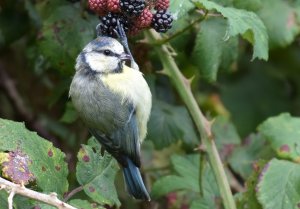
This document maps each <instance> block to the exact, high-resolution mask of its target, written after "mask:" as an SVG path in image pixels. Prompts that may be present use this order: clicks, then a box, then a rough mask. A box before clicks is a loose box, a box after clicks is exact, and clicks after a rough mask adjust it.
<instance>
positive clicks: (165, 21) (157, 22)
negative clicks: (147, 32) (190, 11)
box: [151, 10, 173, 33]
mask: <svg viewBox="0 0 300 209" xmlns="http://www.w3.org/2000/svg"><path fill="white" fill-rule="evenodd" d="M172 22H173V17H172V15H170V14H168V13H167V11H166V10H158V11H157V12H156V13H155V14H154V15H153V17H152V22H151V27H152V28H154V29H155V30H156V31H157V32H160V33H165V32H167V31H168V30H169V29H170V28H171V27H172Z"/></svg>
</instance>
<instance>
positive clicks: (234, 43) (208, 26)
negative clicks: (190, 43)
mask: <svg viewBox="0 0 300 209" xmlns="http://www.w3.org/2000/svg"><path fill="white" fill-rule="evenodd" d="M226 30H227V25H226V21H225V20H223V19H207V20H205V21H203V22H201V28H200V31H199V32H198V34H197V37H196V45H195V48H194V52H193V57H194V59H193V60H194V62H195V64H196V65H197V66H198V67H199V69H200V72H201V76H203V77H204V78H206V79H207V80H209V81H215V80H216V79H217V72H218V70H219V69H220V68H221V67H222V68H224V69H228V68H229V67H230V65H231V64H232V63H233V62H234V61H235V60H236V59H237V56H238V38H237V37H231V38H229V39H227V40H225V39H224V38H225V35H226Z"/></svg>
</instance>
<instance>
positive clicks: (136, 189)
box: [123, 158, 150, 201]
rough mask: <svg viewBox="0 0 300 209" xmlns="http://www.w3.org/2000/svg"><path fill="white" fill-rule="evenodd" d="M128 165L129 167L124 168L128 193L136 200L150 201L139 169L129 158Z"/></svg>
mask: <svg viewBox="0 0 300 209" xmlns="http://www.w3.org/2000/svg"><path fill="white" fill-rule="evenodd" d="M127 164H128V166H127V167H124V168H123V174H124V178H125V182H126V186H127V190H128V192H129V193H130V194H131V195H132V196H133V197H134V198H136V199H141V200H148V201H150V196H149V194H148V191H147V189H146V187H145V185H144V182H143V179H142V177H141V173H140V171H139V169H138V167H136V166H135V165H134V164H133V163H132V161H131V160H130V159H129V158H127Z"/></svg>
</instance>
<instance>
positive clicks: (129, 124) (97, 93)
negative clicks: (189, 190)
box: [69, 37, 152, 201]
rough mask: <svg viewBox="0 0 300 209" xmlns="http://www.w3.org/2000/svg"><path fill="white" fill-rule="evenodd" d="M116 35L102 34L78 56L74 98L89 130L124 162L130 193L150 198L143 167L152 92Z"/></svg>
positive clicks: (72, 84)
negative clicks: (142, 173) (143, 142)
mask: <svg viewBox="0 0 300 209" xmlns="http://www.w3.org/2000/svg"><path fill="white" fill-rule="evenodd" d="M129 59H131V56H129V55H128V53H125V51H124V47H123V45H122V44H120V43H119V42H118V41H117V40H116V39H114V38H110V37H98V38H96V39H95V40H93V41H91V42H90V43H89V44H87V45H86V46H85V48H84V49H83V50H82V52H81V53H80V54H79V55H78V57H77V59H76V66H75V68H76V73H75V76H74V77H73V80H72V83H71V86H70V92H69V94H70V97H71V99H72V102H73V104H74V107H75V109H76V110H77V111H78V113H79V116H80V117H81V119H82V120H83V121H84V123H85V124H86V125H87V126H88V128H89V131H90V133H91V134H92V135H93V136H94V137H95V138H96V139H97V140H99V142H100V143H101V144H102V147H103V148H104V149H105V150H106V151H107V152H109V153H110V154H111V155H112V156H113V157H114V158H115V159H116V160H117V161H118V162H119V164H120V165H121V167H122V170H123V174H124V179H125V182H126V187H127V190H128V192H129V193H130V194H131V195H132V196H133V197H135V198H136V199H142V200H148V201H150V196H149V194H148V192H147V189H146V188H145V185H144V183H143V179H142V177H141V174H140V171H139V167H140V166H141V159H140V158H141V156H140V155H141V154H140V150H141V149H140V146H141V143H142V141H143V140H144V138H145V137H146V133H147V122H148V119H149V115H150V111H151V104H152V98H151V92H150V89H149V86H148V84H147V83H146V81H145V79H144V77H143V74H142V73H141V72H140V71H139V70H136V69H133V68H131V67H128V66H126V65H125V60H129Z"/></svg>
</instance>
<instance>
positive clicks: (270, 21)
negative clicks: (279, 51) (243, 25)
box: [257, 0, 300, 48]
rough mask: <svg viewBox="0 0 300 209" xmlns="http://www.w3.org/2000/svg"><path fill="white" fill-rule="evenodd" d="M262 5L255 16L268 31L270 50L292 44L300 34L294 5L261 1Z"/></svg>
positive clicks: (279, 1)
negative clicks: (258, 17) (257, 16)
mask: <svg viewBox="0 0 300 209" xmlns="http://www.w3.org/2000/svg"><path fill="white" fill-rule="evenodd" d="M262 3H263V5H262V8H261V9H260V10H259V11H258V12H257V14H258V15H259V16H260V18H261V19H262V21H263V22H264V24H265V26H266V28H267V30H268V34H269V44H270V48H275V47H284V46H287V45H289V44H290V43H292V42H293V41H294V40H295V37H296V36H297V35H298V34H299V32H300V26H299V24H300V21H299V20H297V15H296V10H295V8H294V5H292V3H289V2H288V1H283V0H263V1H262ZM270 5H272V6H270Z"/></svg>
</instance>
